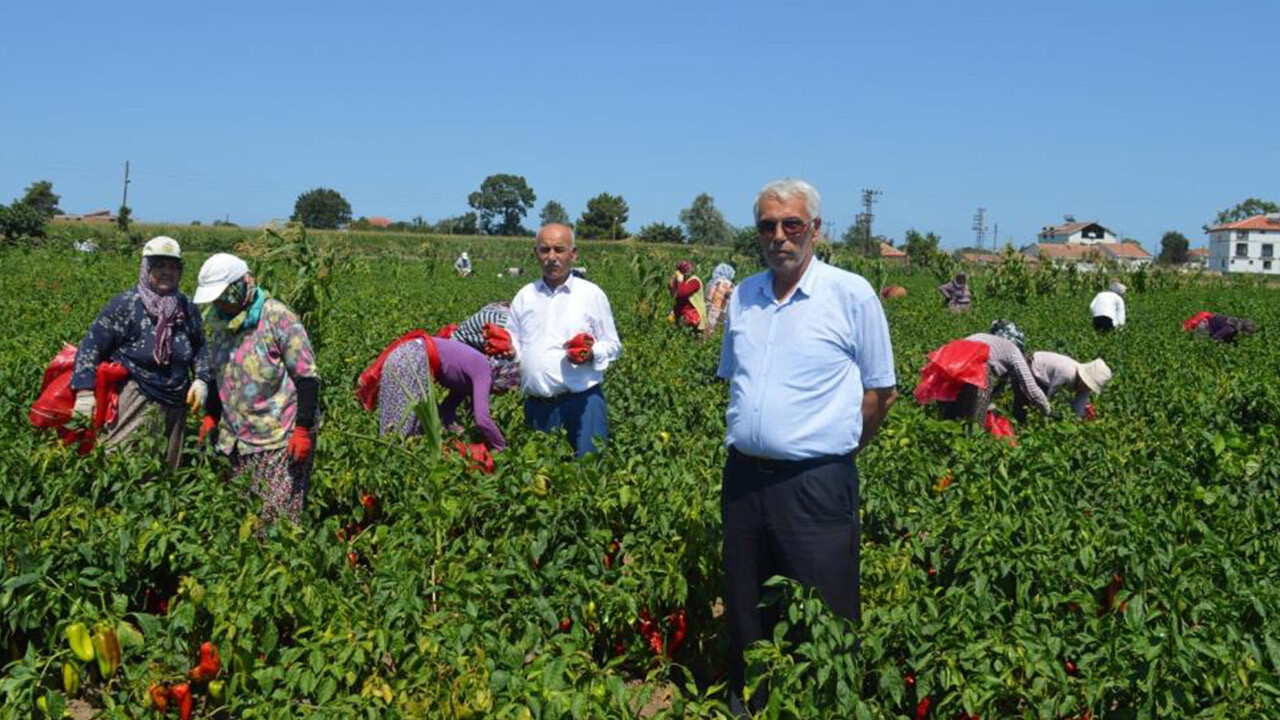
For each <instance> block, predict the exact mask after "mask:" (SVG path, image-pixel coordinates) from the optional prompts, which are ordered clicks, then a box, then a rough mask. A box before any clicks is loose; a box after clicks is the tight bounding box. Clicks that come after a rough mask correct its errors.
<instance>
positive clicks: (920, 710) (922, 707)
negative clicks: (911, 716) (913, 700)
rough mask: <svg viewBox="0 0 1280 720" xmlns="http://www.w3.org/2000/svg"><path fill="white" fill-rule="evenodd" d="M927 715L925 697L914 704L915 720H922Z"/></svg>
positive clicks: (927, 704) (927, 706)
mask: <svg viewBox="0 0 1280 720" xmlns="http://www.w3.org/2000/svg"><path fill="white" fill-rule="evenodd" d="M928 714H929V696H928V695H925V696H924V699H923V700H921V701H920V702H919V703H917V704H916V720H924V718H925V716H926V715H928Z"/></svg>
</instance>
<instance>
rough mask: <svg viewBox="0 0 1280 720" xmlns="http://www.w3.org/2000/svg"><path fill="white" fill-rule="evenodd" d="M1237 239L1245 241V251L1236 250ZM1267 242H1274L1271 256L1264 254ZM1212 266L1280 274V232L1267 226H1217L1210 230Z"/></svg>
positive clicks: (1231, 269)
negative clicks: (1235, 227)
mask: <svg viewBox="0 0 1280 720" xmlns="http://www.w3.org/2000/svg"><path fill="white" fill-rule="evenodd" d="M1242 232H1243V237H1241V233H1242ZM1236 243H1244V244H1245V250H1246V253H1247V254H1246V255H1244V256H1239V255H1237V254H1236ZM1264 245H1270V246H1271V256H1270V257H1266V256H1264V255H1263V250H1264V247H1263V246H1264ZM1209 269H1210V270H1217V271H1219V272H1233V273H1257V274H1263V275H1280V233H1276V232H1270V231H1266V230H1247V231H1237V230H1218V231H1216V232H1211V233H1209Z"/></svg>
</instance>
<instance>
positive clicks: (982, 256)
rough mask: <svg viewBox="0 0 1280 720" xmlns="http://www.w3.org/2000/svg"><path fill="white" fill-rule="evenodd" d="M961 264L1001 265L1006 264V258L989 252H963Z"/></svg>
mask: <svg viewBox="0 0 1280 720" xmlns="http://www.w3.org/2000/svg"><path fill="white" fill-rule="evenodd" d="M959 259H960V262H962V263H967V264H969V265H999V264H1000V263H1002V262H1004V257H1003V256H1001V255H997V254H995V253H989V252H968V251H966V252H962V253H960V258H959Z"/></svg>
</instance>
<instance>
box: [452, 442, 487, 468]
mask: <svg viewBox="0 0 1280 720" xmlns="http://www.w3.org/2000/svg"><path fill="white" fill-rule="evenodd" d="M445 450H452V451H453V452H455V453H457V454H458V456H459V457H461V458H462V459H463V460H466V461H468V464H467V469H468V470H474V471H479V472H482V473H484V474H485V475H492V474H493V469H494V464H493V455H491V454H490V453H489V446H488V445H486V444H484V443H482V442H478V443H469V444H464V443H463V442H462V441H461V440H454V441H453V443H452V445H445Z"/></svg>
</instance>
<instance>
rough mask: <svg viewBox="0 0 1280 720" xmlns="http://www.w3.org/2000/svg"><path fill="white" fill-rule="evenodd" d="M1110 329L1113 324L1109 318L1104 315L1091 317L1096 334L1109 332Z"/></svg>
mask: <svg viewBox="0 0 1280 720" xmlns="http://www.w3.org/2000/svg"><path fill="white" fill-rule="evenodd" d="M1112 327H1113V324H1112V322H1111V318H1109V317H1107V316H1106V315H1094V316H1093V329H1094V330H1097V331H1098V332H1109V331H1110V330H1111V328H1112Z"/></svg>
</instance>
